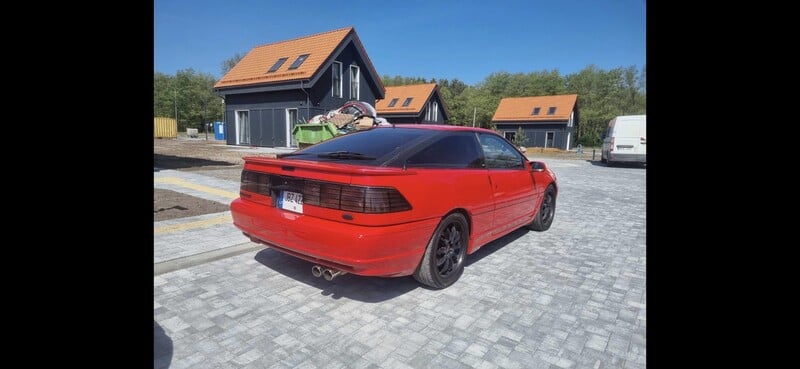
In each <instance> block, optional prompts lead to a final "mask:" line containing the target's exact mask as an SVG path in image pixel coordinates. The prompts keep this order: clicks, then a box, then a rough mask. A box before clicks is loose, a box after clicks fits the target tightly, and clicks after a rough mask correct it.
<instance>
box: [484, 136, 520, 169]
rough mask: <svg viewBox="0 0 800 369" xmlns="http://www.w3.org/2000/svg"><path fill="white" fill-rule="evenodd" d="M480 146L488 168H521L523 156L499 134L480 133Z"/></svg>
mask: <svg viewBox="0 0 800 369" xmlns="http://www.w3.org/2000/svg"><path fill="white" fill-rule="evenodd" d="M480 138H481V147H482V148H483V155H484V156H485V157H486V167H487V168H489V169H522V168H524V167H525V166H524V161H523V160H525V158H524V157H523V156H522V154H521V153H520V152H519V151H518V150H517V149H516V148H514V146H512V145H511V144H510V143H508V141H506V140H504V139H502V138H500V137H499V136H495V135H490V134H481V135H480Z"/></svg>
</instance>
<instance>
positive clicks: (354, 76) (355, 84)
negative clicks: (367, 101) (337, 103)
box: [350, 65, 361, 100]
mask: <svg viewBox="0 0 800 369" xmlns="http://www.w3.org/2000/svg"><path fill="white" fill-rule="evenodd" d="M360 77H361V76H360V73H359V70H358V66H357V65H351V66H350V100H358V93H359V92H360V91H359V78H360Z"/></svg>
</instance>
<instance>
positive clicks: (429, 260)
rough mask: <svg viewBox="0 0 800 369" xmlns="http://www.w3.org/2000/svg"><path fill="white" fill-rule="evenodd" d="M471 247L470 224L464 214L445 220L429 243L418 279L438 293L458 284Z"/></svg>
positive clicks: (451, 216) (457, 214) (419, 266)
mask: <svg viewBox="0 0 800 369" xmlns="http://www.w3.org/2000/svg"><path fill="white" fill-rule="evenodd" d="M468 245H469V223H468V222H467V218H465V217H464V215H463V214H461V213H452V214H449V215H448V216H446V217H445V218H444V219H442V221H441V222H439V225H438V226H437V227H436V230H435V231H434V232H433V236H432V237H431V239H430V241H428V246H427V247H426V248H425V254H424V256H423V257H422V261H421V262H420V263H419V265H418V266H417V270H416V271H414V279H416V280H417V281H418V282H419V283H422V284H424V285H426V286H430V287H432V288H435V289H441V288H445V287H447V286H450V285H451V284H453V283H455V281H457V280H458V278H459V277H461V274H462V273H463V272H464V261H465V260H466V258H467V246H468Z"/></svg>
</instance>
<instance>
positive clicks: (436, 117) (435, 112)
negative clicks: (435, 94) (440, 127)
mask: <svg viewBox="0 0 800 369" xmlns="http://www.w3.org/2000/svg"><path fill="white" fill-rule="evenodd" d="M432 105H433V112H431V118H433V119H431V121H433V122H436V121H437V120H439V102H438V101H434V102H433V104H432Z"/></svg>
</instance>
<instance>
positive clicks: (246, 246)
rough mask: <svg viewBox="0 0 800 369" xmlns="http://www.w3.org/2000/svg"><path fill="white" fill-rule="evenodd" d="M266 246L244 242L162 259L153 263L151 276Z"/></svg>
mask: <svg viewBox="0 0 800 369" xmlns="http://www.w3.org/2000/svg"><path fill="white" fill-rule="evenodd" d="M265 247H266V246H264V245H260V244H257V243H253V242H246V243H242V244H238V245H235V246H229V247H226V248H222V249H217V250H211V251H206V252H203V253H199V254H195V255H189V256H184V257H180V258H177V259H172V260H167V261H162V262H160V263H155V264H153V276H157V275H161V274H164V273H169V272H174V271H176V270H180V269H185V268H189V267H193V266H195V265H200V264H205V263H209V262H212V261H215V260H219V259H225V258H229V257H231V256H236V255H239V254H244V253H246V252H250V251H254V250H259V249H263V248H265Z"/></svg>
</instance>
